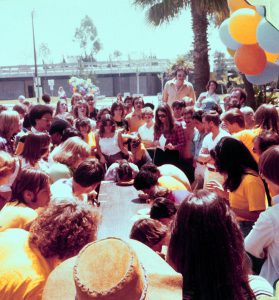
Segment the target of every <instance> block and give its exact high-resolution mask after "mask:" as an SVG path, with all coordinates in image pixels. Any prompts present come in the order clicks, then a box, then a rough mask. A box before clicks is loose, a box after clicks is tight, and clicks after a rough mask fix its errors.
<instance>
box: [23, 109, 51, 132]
mask: <svg viewBox="0 0 279 300" xmlns="http://www.w3.org/2000/svg"><path fill="white" fill-rule="evenodd" d="M52 114H53V111H52V108H51V107H50V106H48V105H42V104H37V105H34V106H33V107H32V108H31V110H30V113H29V119H30V123H31V125H32V127H31V132H33V133H42V132H44V133H47V132H48V130H49V128H50V125H51V123H52Z"/></svg>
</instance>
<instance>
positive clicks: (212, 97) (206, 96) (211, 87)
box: [196, 80, 220, 110]
mask: <svg viewBox="0 0 279 300" xmlns="http://www.w3.org/2000/svg"><path fill="white" fill-rule="evenodd" d="M217 88H218V83H217V82H216V81H215V80H209V81H208V83H207V85H206V90H207V92H203V93H201V94H200V96H199V98H198V100H197V103H196V106H197V107H198V108H202V107H203V106H206V108H207V110H210V108H209V107H208V103H209V102H210V103H212V104H218V105H220V98H219V96H218V95H217V94H216V93H215V92H216V90H217Z"/></svg>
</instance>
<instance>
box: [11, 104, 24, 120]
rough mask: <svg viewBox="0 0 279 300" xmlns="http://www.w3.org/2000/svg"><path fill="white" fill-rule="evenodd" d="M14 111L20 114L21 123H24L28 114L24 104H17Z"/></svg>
mask: <svg viewBox="0 0 279 300" xmlns="http://www.w3.org/2000/svg"><path fill="white" fill-rule="evenodd" d="M13 110H14V111H17V112H18V114H19V118H20V121H21V122H23V119H24V117H25V116H26V114H27V109H26V107H25V106H24V105H23V104H15V105H14V106H13Z"/></svg>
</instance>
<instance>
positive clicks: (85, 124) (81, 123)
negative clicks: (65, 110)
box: [76, 118, 96, 156]
mask: <svg viewBox="0 0 279 300" xmlns="http://www.w3.org/2000/svg"><path fill="white" fill-rule="evenodd" d="M76 129H77V130H78V131H79V132H80V133H81V135H82V139H83V140H84V141H85V142H86V143H87V144H88V145H89V146H90V149H91V155H92V156H94V152H95V149H96V141H95V133H94V132H93V131H92V128H91V122H90V119H89V118H87V119H76Z"/></svg>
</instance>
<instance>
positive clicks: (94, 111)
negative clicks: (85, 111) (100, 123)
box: [84, 94, 99, 121]
mask: <svg viewBox="0 0 279 300" xmlns="http://www.w3.org/2000/svg"><path fill="white" fill-rule="evenodd" d="M84 99H85V101H86V102H87V104H88V107H89V118H90V119H93V120H95V121H96V120H97V115H98V112H99V110H98V109H97V108H96V107H95V102H96V101H95V100H94V95H92V94H88V95H85V97H84Z"/></svg>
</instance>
